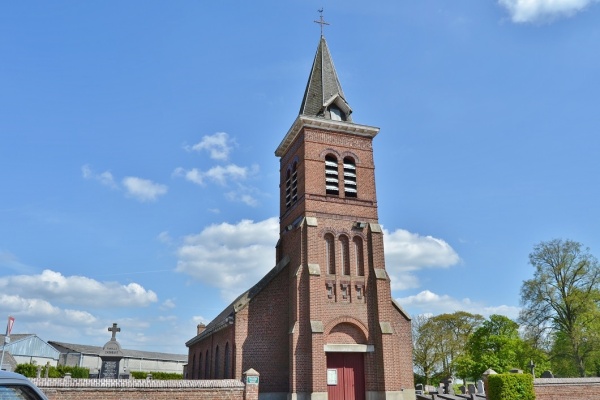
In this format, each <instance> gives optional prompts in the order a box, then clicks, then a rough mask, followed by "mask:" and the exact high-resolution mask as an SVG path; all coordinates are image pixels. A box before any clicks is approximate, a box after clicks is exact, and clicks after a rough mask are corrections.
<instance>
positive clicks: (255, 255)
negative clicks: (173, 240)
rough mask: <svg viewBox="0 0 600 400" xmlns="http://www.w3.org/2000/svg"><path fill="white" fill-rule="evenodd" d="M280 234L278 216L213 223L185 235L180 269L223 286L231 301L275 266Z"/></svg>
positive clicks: (223, 294)
mask: <svg viewBox="0 0 600 400" xmlns="http://www.w3.org/2000/svg"><path fill="white" fill-rule="evenodd" d="M278 237H279V221H278V219H277V218H269V219H266V220H264V221H259V222H253V221H250V220H243V221H241V222H239V223H237V224H235V225H232V224H228V223H222V224H219V225H211V226H209V227H207V228H205V229H204V230H203V231H202V232H200V233H199V234H197V235H190V236H187V237H186V238H185V240H184V243H183V245H182V246H181V247H179V249H178V250H177V256H178V258H179V260H178V262H177V271H179V272H182V273H185V274H188V275H190V276H192V277H193V278H195V279H197V280H199V281H201V282H203V283H205V284H208V285H211V286H214V287H217V288H219V289H220V290H221V295H222V296H223V298H224V299H226V300H231V299H233V298H234V297H235V296H237V295H239V294H241V293H242V292H243V291H245V290H247V289H249V288H250V287H251V286H252V285H254V284H255V283H256V282H258V280H259V279H260V278H262V277H263V276H264V275H265V274H266V273H267V272H268V271H269V270H270V269H271V268H273V266H274V265H275V244H276V243H277V239H278Z"/></svg>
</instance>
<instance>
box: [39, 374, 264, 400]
mask: <svg viewBox="0 0 600 400" xmlns="http://www.w3.org/2000/svg"><path fill="white" fill-rule="evenodd" d="M31 380H32V381H33V383H34V384H36V385H37V386H38V387H39V388H40V389H41V390H42V391H43V392H44V393H45V394H46V396H47V397H48V398H49V399H50V400H121V399H136V400H173V399H178V400H244V398H245V397H244V392H245V385H244V384H243V383H242V382H241V381H239V380H233V379H227V380H173V381H159V380H129V379H123V380H117V379H52V378H36V379H31ZM257 399H258V393H257V392H255V393H254V394H253V395H251V396H247V397H246V400H257Z"/></svg>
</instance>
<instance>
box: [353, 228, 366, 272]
mask: <svg viewBox="0 0 600 400" xmlns="http://www.w3.org/2000/svg"><path fill="white" fill-rule="evenodd" d="M352 241H353V242H354V256H355V257H356V275H358V276H365V261H364V256H363V243H362V239H361V238H359V237H355V238H354V239H353V240H352Z"/></svg>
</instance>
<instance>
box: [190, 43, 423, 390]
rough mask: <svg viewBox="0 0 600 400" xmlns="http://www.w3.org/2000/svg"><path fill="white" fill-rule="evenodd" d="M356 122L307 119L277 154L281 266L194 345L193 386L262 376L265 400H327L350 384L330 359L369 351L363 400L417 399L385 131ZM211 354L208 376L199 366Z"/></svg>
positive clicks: (327, 108)
mask: <svg viewBox="0 0 600 400" xmlns="http://www.w3.org/2000/svg"><path fill="white" fill-rule="evenodd" d="M320 46H321V47H320V48H319V50H318V53H317V57H316V61H315V64H314V65H313V72H311V78H310V80H309V86H310V85H313V84H314V82H317V83H318V85H317V86H318V87H319V88H321V87H325V86H327V83H328V82H321V83H319V82H318V77H317V78H315V77H314V76H315V74H318V73H322V72H321V68H322V69H323V70H327V68H329V69H328V71H329V72H330V74H331V71H332V70H333V65H331V66H327V65H325V66H323V67H321V66H320V65H321V64H319V63H318V62H317V61H319V62H320V60H321V59H320V58H319V57H322V58H323V60H328V58H327V57H330V56H329V55H328V50H327V49H326V46H325V43H324V39H322V40H321V43H320ZM319 51H324V52H327V53H322V55H320V53H319ZM333 74H334V75H333V78H332V77H331V76H329V77H324V78H323V79H329V86H331V85H332V84H331V82H333V84H334V86H335V83H336V82H337V76H335V71H334V70H333ZM337 83H338V85H339V82H337ZM311 90H312V89H311V88H310V87H309V88H307V93H306V94H305V102H306V101H308V100H306V99H307V98H309V99H310V98H313V97H314V95H313V94H312V92H311ZM319 90H320V89H319ZM335 90H337V92H336V93H337V94H336V96H337V97H336V96H334V97H332V99H334V100H329V102H327V103H326V102H324V101H323V107H324V108H323V111H322V112H323V115H325V116H330V117H331V115H333V114H334V113H337V114H339V115H341V114H343V113H344V111H343V110H346V111H347V110H350V109H349V106H347V105H346V103H345V100H343V98H342V97H341V95H340V93H341V88H339V87H337V88H335V87H334V91H335ZM311 96H312V97H311ZM319 101H320V100H319ZM313 103H314V104H320V103H319V102H318V101H315V102H313ZM336 104H339V105H340V107H342V108H343V109H340V108H339V107H337V106H336ZM303 107H304V102H303ZM349 112H351V110H350V111H347V114H343V115H342V117H341V120H337V119H333V120H332V119H331V118H325V117H322V116H321V117H320V116H319V115H321V114H319V115H317V116H311V115H300V116H299V117H298V119H297V120H296V121H295V122H294V124H293V125H292V128H291V129H290V130H289V132H288V133H287V135H286V136H285V137H284V140H283V141H282V144H281V145H280V146H279V148H278V149H277V151H276V155H278V156H279V157H281V159H280V210H281V211H280V240H279V242H278V244H277V247H276V260H275V261H276V267H275V268H274V269H273V270H272V271H271V272H270V273H269V274H267V276H265V277H264V278H263V279H262V280H261V281H260V282H259V283H258V284H257V285H255V286H254V287H253V288H252V289H250V291H248V292H247V293H244V294H243V295H242V296H240V297H239V298H238V299H236V300H235V301H234V302H233V303H232V304H231V305H230V306H229V307H228V308H227V309H226V310H224V311H223V312H222V313H221V314H220V315H219V316H218V317H217V318H216V319H215V320H213V321H212V322H211V323H210V324H209V325H208V326H207V327H206V330H205V331H204V332H202V333H200V334H199V335H198V336H196V337H195V338H194V339H192V340H190V341H189V342H188V343H187V346H188V347H189V366H188V378H191V379H198V378H200V379H202V378H204V379H207V378H220V377H233V378H239V377H241V373H242V371H244V370H247V369H249V368H254V369H255V370H257V371H259V372H260V373H261V384H260V392H261V397H264V398H269V399H327V398H328V390H329V389H331V388H330V386H331V385H336V384H337V381H336V379H338V377H339V378H340V379H341V376H339V371H338V370H336V368H331V367H330V366H328V364H327V363H328V357H327V354H328V353H360V354H361V355H358V356H355V357H353V360H356V359H358V360H360V359H362V360H363V362H364V368H363V367H362V366H361V367H360V368H357V369H356V371H360V374H359V375H360V376H359V375H356V376H354V378H353V379H359V380H360V382H359V383H360V385H359V386H358V387H360V388H364V393H358V394H356V396H355V398H356V399H366V398H368V399H384V398H389V399H403V400H404V399H414V398H415V395H414V390H413V387H414V386H413V371H412V339H411V327H410V318H409V317H408V315H407V314H406V313H405V312H404V311H403V310H402V309H401V308H400V306H399V305H397V304H396V303H395V302H394V301H393V300H392V297H391V289H390V281H389V277H388V275H387V273H386V270H385V258H384V249H383V233H382V230H381V227H380V225H379V221H378V213H377V196H376V192H375V165H374V161H373V149H372V140H373V138H374V137H375V135H376V134H377V133H378V131H379V129H378V128H374V127H370V126H364V125H358V124H354V123H352V122H351V121H350V118H349ZM227 345H229V346H230V348H231V349H233V350H232V352H231V353H229V356H230V357H231V360H230V361H229V363H228V365H231V366H232V367H233V368H232V369H231V370H228V371H223V372H221V370H220V369H221V368H222V366H224V363H225V362H226V361H225V360H224V359H221V357H223V356H224V355H223V352H222V350H220V351H219V357H220V358H219V360H218V361H215V358H214V357H215V356H216V354H217V353H216V348H217V346H218V347H219V349H223V348H224V346H227ZM207 356H208V357H209V361H208V365H209V366H210V368H209V369H207V368H205V367H204V366H203V365H201V363H199V361H198V360H199V359H201V358H203V359H204V361H203V362H206V357H207ZM356 357H359V358H356ZM342 359H343V357H342ZM194 360H196V361H194ZM353 362H355V361H353ZM215 365H216V366H217V367H219V370H215V369H214V366H215ZM341 368H343V369H342V370H340V371H346V368H348V369H351V368H353V367H351V366H348V367H346V366H343V367H341ZM229 373H230V375H228V374H229ZM343 373H344V374H345V373H346V372H343ZM352 373H354V372H352ZM357 374H358V372H357ZM328 379H329V381H328ZM363 383H364V385H363ZM361 391H362V389H361ZM330 393H333V392H330ZM331 396H334V395H333V394H331ZM352 396H354V394H353V395H352Z"/></svg>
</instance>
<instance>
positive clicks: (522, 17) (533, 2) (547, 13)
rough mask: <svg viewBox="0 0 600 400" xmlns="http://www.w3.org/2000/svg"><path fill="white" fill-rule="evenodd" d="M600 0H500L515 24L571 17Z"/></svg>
mask: <svg viewBox="0 0 600 400" xmlns="http://www.w3.org/2000/svg"><path fill="white" fill-rule="evenodd" d="M598 1H599V0H498V3H499V4H500V5H501V6H503V7H505V8H506V9H507V10H508V12H509V13H510V15H511V19H512V21H513V22H517V23H526V22H538V21H548V20H552V19H555V18H559V17H569V16H571V15H573V14H576V13H577V12H579V11H581V10H583V9H584V8H585V7H587V6H589V5H591V4H593V3H597V2H598Z"/></svg>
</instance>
